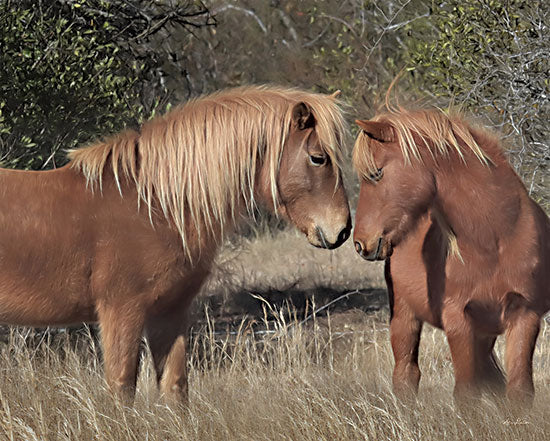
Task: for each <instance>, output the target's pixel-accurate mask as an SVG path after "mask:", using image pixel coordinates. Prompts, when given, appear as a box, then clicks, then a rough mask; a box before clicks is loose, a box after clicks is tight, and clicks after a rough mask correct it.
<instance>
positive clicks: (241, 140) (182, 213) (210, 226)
mask: <svg viewBox="0 0 550 441" xmlns="http://www.w3.org/2000/svg"><path fill="white" fill-rule="evenodd" d="M299 102H304V103H306V104H307V105H309V107H310V108H311V110H312V113H313V115H314V117H315V120H316V126H315V130H316V134H317V136H318V139H319V142H320V145H321V147H322V148H323V149H324V151H325V152H326V154H327V155H328V156H329V158H330V159H331V161H332V164H333V166H334V168H335V171H336V172H337V173H338V175H339V173H340V164H341V158H342V149H343V138H344V134H345V132H346V127H345V122H344V118H343V113H342V110H341V108H340V106H339V104H338V102H337V100H336V99H335V98H334V97H332V96H329V95H322V94H317V93H310V92H305V91H301V90H296V89H285V88H279V87H266V86H263V87H262V86H257V87H256V86H255V87H242V88H236V89H229V90H226V91H221V92H218V93H214V94H212V95H208V96H204V97H201V98H198V99H194V100H191V101H189V102H187V103H186V104H185V105H183V106H181V107H177V108H175V109H174V110H172V111H171V112H169V113H167V114H166V115H164V116H161V117H157V118H154V119H152V120H150V121H148V122H146V123H144V124H143V125H142V127H141V129H140V131H139V133H138V132H135V131H128V132H125V133H122V134H120V135H118V136H115V137H113V138H111V139H108V140H106V141H105V142H102V143H98V144H95V145H92V146H89V147H85V148H82V149H78V150H74V151H71V152H70V153H69V157H70V159H71V160H72V167H74V168H76V169H78V170H81V171H82V173H83V174H84V176H85V178H86V180H87V183H88V185H89V186H90V187H91V188H92V189H94V188H97V187H99V188H100V189H101V186H102V178H103V174H104V171H105V168H106V167H108V168H110V169H111V170H112V171H113V173H114V177H115V180H116V183H117V185H118V188H119V191H120V192H121V194H122V187H121V181H122V179H126V180H127V181H129V182H133V183H135V185H136V188H137V192H138V204H139V203H140V201H142V202H145V204H146V205H147V207H148V209H149V216H150V217H151V210H152V209H153V206H156V204H158V206H159V207H160V208H161V210H162V212H163V214H164V216H165V217H166V218H167V219H169V220H171V221H172V222H173V223H174V225H175V226H176V228H177V229H178V231H179V233H180V235H181V238H182V241H183V245H184V248H185V247H186V245H187V234H189V229H190V228H196V231H197V234H198V235H199V237H200V234H201V231H203V230H204V231H205V232H207V233H211V234H213V235H214V236H217V235H218V234H223V231H224V230H225V228H226V227H227V226H228V225H227V224H228V222H232V223H234V222H235V219H236V216H237V215H238V214H239V210H240V206H241V204H242V202H243V201H244V204H245V206H246V208H247V209H248V210H249V211H252V210H253V208H254V207H255V205H256V202H255V200H254V184H255V178H256V172H257V168H258V166H261V165H262V164H264V163H266V165H267V167H268V170H269V177H270V190H271V196H272V198H273V203H274V204H275V206H276V205H277V203H278V189H277V175H278V171H279V163H280V158H281V154H282V151H283V146H284V145H285V142H286V139H287V136H288V134H289V131H290V127H291V118H292V110H293V107H294V105H295V104H297V103H299ZM154 202H155V203H154Z"/></svg>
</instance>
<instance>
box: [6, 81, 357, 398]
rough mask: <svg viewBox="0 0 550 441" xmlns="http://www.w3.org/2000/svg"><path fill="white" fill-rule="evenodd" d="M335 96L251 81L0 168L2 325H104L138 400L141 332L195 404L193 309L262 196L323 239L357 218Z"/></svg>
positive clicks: (178, 391) (174, 391)
mask: <svg viewBox="0 0 550 441" xmlns="http://www.w3.org/2000/svg"><path fill="white" fill-rule="evenodd" d="M344 135H345V125H344V120H343V117H342V112H341V110H340V108H339V105H338V103H337V101H336V99H335V97H334V96H325V95H321V94H314V93H308V92H305V91H300V90H294V89H283V88H276V87H246V88H238V89H234V90H228V91H223V92H221V93H216V94H213V95H210V96H206V97H203V98H200V99H197V100H194V101H190V102H188V103H187V104H186V105H184V106H183V107H180V108H176V109H175V110H173V111H171V112H170V113H168V114H167V115H165V116H163V117H157V118H155V119H153V120H151V121H148V122H146V123H144V124H143V125H142V126H141V128H140V130H139V132H137V131H127V132H124V133H122V134H120V135H118V136H115V137H113V138H111V139H108V140H107V141H105V142H101V143H98V144H95V145H92V146H90V147H86V148H82V149H79V150H75V151H72V152H71V153H70V159H71V162H70V163H69V164H68V165H67V166H65V167H63V168H60V169H57V170H53V171H43V172H26V171H13V170H1V171H0V204H1V207H2V210H1V211H0V321H1V322H3V323H9V324H17V325H33V326H45V325H57V326H60V325H68V324H73V323H80V322H95V321H98V322H99V325H100V329H101V338H102V344H103V349H104V363H105V374H106V378H107V382H108V383H109V385H110V386H111V387H112V388H113V389H114V391H115V392H116V393H117V394H119V395H121V396H122V397H123V398H126V399H131V398H132V397H133V393H134V389H135V384H136V376H137V371H138V349H139V345H140V340H141V337H142V334H145V335H146V337H147V338H148V341H149V345H150V348H151V353H152V357H153V361H154V366H155V369H156V373H157V378H158V381H159V385H160V388H161V392H162V393H163V395H165V396H167V398H168V399H176V400H186V397H187V372H186V326H185V311H186V309H187V308H188V307H189V304H190V302H191V300H192V299H193V297H194V296H195V295H196V294H197V292H198V291H199V289H200V287H201V285H202V284H203V281H204V279H205V277H206V276H207V275H208V273H209V269H210V267H211V264H212V260H213V258H214V256H215V253H216V249H217V248H218V245H219V244H220V242H221V241H222V239H223V237H224V236H225V235H226V234H227V233H228V232H230V231H231V229H232V227H234V226H235V224H237V223H238V222H239V221H241V219H242V218H243V216H244V215H246V214H247V213H250V212H251V211H252V210H253V209H254V207H255V206H256V205H257V204H262V205H265V206H266V207H267V208H268V209H271V210H272V211H275V212H276V213H280V214H281V215H282V216H283V217H285V218H287V219H289V220H290V221H291V222H292V223H293V224H294V225H296V227H297V228H299V229H300V230H301V231H302V232H303V233H304V234H305V235H306V236H307V238H308V240H309V242H310V243H311V244H313V245H315V246H318V247H323V248H335V247H338V246H339V245H341V244H342V243H343V242H344V241H345V240H346V239H347V237H348V236H349V234H350V228H351V222H350V214H349V208H348V202H347V198H346V194H345V190H344V187H343V184H342V180H341V178H340V168H339V164H340V157H341V153H342V140H343V137H344Z"/></svg>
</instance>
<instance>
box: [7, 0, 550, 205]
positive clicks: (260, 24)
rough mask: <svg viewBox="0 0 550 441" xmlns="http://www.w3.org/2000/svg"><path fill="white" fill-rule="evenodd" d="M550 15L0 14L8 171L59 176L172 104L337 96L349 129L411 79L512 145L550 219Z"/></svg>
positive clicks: (379, 7)
mask: <svg viewBox="0 0 550 441" xmlns="http://www.w3.org/2000/svg"><path fill="white" fill-rule="evenodd" d="M37 4H38V5H39V6H36V5H37ZM549 9H550V7H549V6H548V2H547V1H544V0H531V1H524V0H446V1H434V0H389V1H386V2H378V1H374V0H326V1H323V2H317V1H314V0H271V1H269V2H267V1H265V2H258V1H255V0H233V1H229V0H209V1H204V3H201V2H196V1H178V0H156V1H153V0H116V1H115V0H111V1H106V0H79V1H77V0H54V1H52V2H45V1H42V2H40V1H39V2H31V1H18V2H13V1H9V0H8V1H6V0H4V1H0V21H1V22H0V25H1V26H0V47H2V50H1V55H0V57H1V59H0V141H1V142H2V146H1V148H2V149H3V150H2V154H3V155H4V156H5V159H4V161H5V163H7V164H8V165H10V166H17V167H32V168H40V167H43V166H44V165H45V166H47V167H51V166H53V165H54V164H59V163H60V161H61V160H62V155H61V154H60V150H61V149H64V148H69V147H74V146H76V145H78V144H80V143H82V142H86V141H88V140H89V139H91V138H94V137H97V136H100V135H101V134H106V133H108V132H112V131H116V130H119V129H120V128H121V127H122V126H123V125H124V124H127V123H128V122H134V123H135V122H138V121H139V120H141V119H143V118H148V117H149V116H150V115H151V113H153V112H154V111H155V110H158V111H162V110H163V109H164V107H165V106H166V104H168V103H177V102H181V101H184V100H185V99H187V98H189V97H190V96H196V95H198V94H201V93H205V92H210V91H213V90H216V89H219V88H223V87H228V86H236V85H241V84H248V83H265V82H270V83H282V84H287V85H295V86H300V87H305V88H310V89H315V90H317V91H321V92H330V91H333V90H336V89H340V90H342V92H343V98H344V100H346V101H347V102H348V103H349V104H350V118H352V117H355V116H361V117H370V116H372V114H373V113H374V111H375V109H376V108H377V107H378V104H379V103H380V102H381V97H383V96H384V94H385V92H386V90H387V87H388V85H389V84H390V82H391V81H392V79H393V78H394V77H395V76H396V75H397V74H398V73H399V72H401V71H402V70H403V69H405V72H406V73H405V75H404V76H403V77H402V80H401V81H400V84H399V89H398V90H399V91H400V92H401V93H403V94H404V95H407V97H409V98H425V97H429V98H431V100H432V102H434V103H436V104H439V105H441V104H443V105H444V104H445V103H447V102H450V101H454V102H455V103H457V104H461V105H462V106H463V107H465V109H466V110H468V111H469V112H472V113H474V114H477V115H480V116H481V117H482V121H484V122H486V123H487V122H488V123H489V124H490V125H493V126H495V127H496V128H497V130H499V131H500V132H501V133H502V134H503V136H505V137H507V138H509V139H508V143H507V145H508V146H509V148H510V152H511V158H512V161H513V162H514V164H515V165H516V166H517V168H518V170H519V171H520V173H521V174H522V177H523V178H524V179H526V181H527V182H528V185H529V186H530V189H531V190H532V192H533V194H534V196H535V197H536V198H537V199H539V201H541V202H542V203H543V204H545V205H546V207H547V208H548V204H549V202H550V197H549V194H548V193H549V191H548V187H547V185H548V184H547V181H548V172H547V166H548V162H549V157H550V141H549V137H548V129H547V122H548V120H549V116H550V115H549V113H550V109H549V106H550V104H549V103H550V100H549V93H550V80H549V75H548V72H549V71H550V66H549V59H550V30H549V29H548V28H549V23H550V15H549ZM52 154H53V155H52ZM54 159H55V162H54Z"/></svg>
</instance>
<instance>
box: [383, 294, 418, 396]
mask: <svg viewBox="0 0 550 441" xmlns="http://www.w3.org/2000/svg"><path fill="white" fill-rule="evenodd" d="M395 300H396V303H395V304H394V308H393V312H392V318H391V322H390V334H391V345H392V350H393V356H394V359H395V367H394V370H393V390H394V392H395V393H396V394H397V395H399V396H401V397H403V398H407V397H410V396H411V394H416V393H417V392H418V383H419V382H420V368H419V367H418V346H419V344H420V332H421V330H422V322H421V321H420V320H418V319H417V318H416V317H415V316H414V314H413V312H412V311H411V310H410V309H409V308H408V306H407V305H406V304H404V302H400V301H399V299H395Z"/></svg>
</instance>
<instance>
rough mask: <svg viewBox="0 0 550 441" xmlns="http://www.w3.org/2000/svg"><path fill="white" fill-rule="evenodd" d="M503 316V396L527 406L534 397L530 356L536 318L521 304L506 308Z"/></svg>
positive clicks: (532, 347) (535, 336)
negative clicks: (504, 385) (504, 339)
mask: <svg viewBox="0 0 550 441" xmlns="http://www.w3.org/2000/svg"><path fill="white" fill-rule="evenodd" d="M518 297H519V296H518ZM511 303H512V302H511ZM519 303H521V302H519ZM506 316H507V317H506V323H507V329H506V352H505V365H506V373H507V375H508V383H507V385H506V395H507V396H508V398H510V399H512V400H514V401H518V402H523V403H525V402H526V403H530V402H531V401H532V399H533V395H534V393H535V388H534V385H533V352H534V350H535V344H536V342H537V336H538V334H539V329H540V317H539V316H538V314H536V313H535V312H534V311H531V310H529V309H527V308H526V307H524V306H523V305H521V304H517V305H509V308H508V311H507V313H506Z"/></svg>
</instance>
